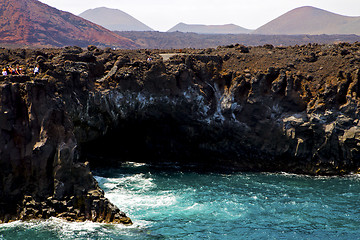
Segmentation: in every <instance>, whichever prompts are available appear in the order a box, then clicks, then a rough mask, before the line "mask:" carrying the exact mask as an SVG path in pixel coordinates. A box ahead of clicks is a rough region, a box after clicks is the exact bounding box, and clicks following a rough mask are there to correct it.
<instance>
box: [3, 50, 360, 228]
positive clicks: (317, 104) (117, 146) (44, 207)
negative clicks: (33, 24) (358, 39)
mask: <svg viewBox="0 0 360 240" xmlns="http://www.w3.org/2000/svg"><path fill="white" fill-rule="evenodd" d="M163 53H167V54H171V55H172V57H171V58H170V59H169V60H166V61H164V60H163V59H162V57H161V54H163ZM149 56H150V57H151V60H150V59H149V60H147V59H148V58H149ZM359 63H360V44H358V43H355V44H346V43H341V44H337V45H317V44H309V45H304V46H294V47H287V48H284V47H274V46H272V45H265V46H262V47H245V46H242V45H230V46H226V47H218V48H217V49H205V50H190V49H184V50H182V52H181V53H173V52H171V51H160V50H153V51H148V50H112V49H110V48H106V49H98V48H96V47H93V46H89V47H88V49H81V48H78V47H67V48H64V49H44V50H29V49H26V50H25V49H16V50H8V49H1V50H0V64H1V65H2V66H6V65H13V66H15V65H19V66H22V67H23V68H24V70H23V71H24V74H23V75H8V76H2V77H0V133H1V138H0V141H1V143H0V173H1V174H0V199H1V203H0V221H1V222H8V221H12V220H17V219H24V220H26V219H32V218H48V217H50V216H57V217H63V218H65V219H67V220H72V221H83V220H92V221H98V222H113V223H120V222H122V223H127V224H129V223H131V220H130V219H129V218H128V217H126V215H125V214H124V213H123V212H121V211H120V210H119V209H117V208H116V207H115V206H114V205H112V204H111V203H110V202H109V201H108V200H107V199H106V198H105V197H104V193H103V191H102V190H101V189H100V188H99V187H98V185H97V183H96V181H95V179H94V178H93V176H92V174H91V171H90V167H89V165H90V166H91V168H94V167H96V166H98V165H110V164H114V163H119V162H123V161H146V162H149V163H153V164H159V163H162V162H176V163H177V164H181V165H184V166H189V167H193V166H196V168H199V167H200V168H207V169H216V170H219V169H223V170H231V171H270V172H278V171H286V172H292V173H301V174H311V175H343V174H349V173H356V172H359V168H360V161H359V159H360V153H359V146H360V123H359V111H358V109H359V107H358V106H359V97H358V96H359V93H360V92H359V91H360V89H359V80H360V70H359ZM35 65H39V67H40V70H41V72H40V74H39V75H36V76H34V75H33V73H32V67H33V66H35Z"/></svg>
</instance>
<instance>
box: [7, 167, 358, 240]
mask: <svg viewBox="0 0 360 240" xmlns="http://www.w3.org/2000/svg"><path fill="white" fill-rule="evenodd" d="M94 174H95V175H96V179H97V180H98V182H99V184H100V185H101V187H102V188H103V189H104V190H105V192H106V196H107V197H108V198H109V199H110V200H111V201H112V202H113V203H114V204H116V205H117V206H118V207H119V208H120V209H122V210H123V211H124V212H126V213H127V214H128V216H129V217H131V218H132V220H133V222H134V224H133V225H132V226H129V227H126V226H122V225H111V224H98V223H90V222H85V223H69V222H66V221H62V220H60V219H56V218H53V219H49V220H46V221H31V222H13V223H9V224H2V225H0V239H1V240H3V239H22V240H25V239H232V240H233V239H327V240H328V239H346V240H348V239H360V207H359V205H360V176H358V175H353V176H347V177H309V176H298V175H292V174H270V173H232V174H223V173H209V172H194V171H186V170H181V169H177V168H163V167H162V168H159V167H150V166H148V165H146V164H139V163H129V164H126V165H124V166H122V167H121V168H112V169H98V170H97V171H96V172H94Z"/></svg>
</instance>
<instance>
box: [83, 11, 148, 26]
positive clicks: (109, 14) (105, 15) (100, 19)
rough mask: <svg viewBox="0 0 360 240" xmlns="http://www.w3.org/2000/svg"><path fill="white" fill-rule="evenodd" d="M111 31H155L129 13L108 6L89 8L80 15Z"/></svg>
mask: <svg viewBox="0 0 360 240" xmlns="http://www.w3.org/2000/svg"><path fill="white" fill-rule="evenodd" d="M79 16H80V17H82V18H85V19H87V20H89V21H91V22H93V23H96V24H99V25H100V26H103V27H105V28H107V29H109V30H111V31H154V30H153V29H151V28H150V27H148V26H146V25H145V24H144V23H142V22H140V21H139V20H137V19H136V18H134V17H132V16H130V15H129V14H127V13H125V12H123V11H121V10H118V9H111V8H106V7H100V8H95V9H89V10H86V11H85V12H83V13H81V14H80V15H79Z"/></svg>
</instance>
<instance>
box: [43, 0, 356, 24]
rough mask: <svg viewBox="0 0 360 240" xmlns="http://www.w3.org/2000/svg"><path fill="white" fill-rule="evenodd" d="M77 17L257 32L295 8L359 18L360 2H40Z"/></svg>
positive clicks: (338, 0) (100, 0) (49, 0)
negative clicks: (123, 16)
mask: <svg viewBox="0 0 360 240" xmlns="http://www.w3.org/2000/svg"><path fill="white" fill-rule="evenodd" d="M40 1H41V2H43V3H46V4H48V5H50V6H52V7H56V8H58V9H60V10H64V11H68V12H71V13H74V14H76V15H78V14H80V13H82V12H83V11H85V10H87V9H90V8H96V7H103V6H104V7H109V8H116V9H120V10H122V11H124V12H126V13H128V14H130V15H132V16H133V17H135V18H137V19H138V20H140V21H142V22H143V23H145V24H146V25H148V26H149V27H151V28H153V29H155V30H158V31H167V30H168V29H170V28H171V27H173V26H174V25H176V24H177V23H179V22H184V23H188V24H228V23H234V24H237V25H239V26H242V27H245V28H250V29H256V28H258V27H260V26H261V25H263V24H265V23H267V22H268V21H270V20H272V19H274V18H276V17H278V16H280V15H282V14H284V13H286V12H287V11H290V10H292V9H294V8H296V7H301V6H314V7H318V8H322V9H325V10H328V11H331V12H335V13H338V14H342V15H347V16H360V0H40Z"/></svg>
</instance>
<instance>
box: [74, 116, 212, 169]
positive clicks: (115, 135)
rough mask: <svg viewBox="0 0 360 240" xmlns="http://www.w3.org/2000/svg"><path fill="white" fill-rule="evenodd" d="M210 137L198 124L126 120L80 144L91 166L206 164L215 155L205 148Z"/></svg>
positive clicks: (84, 156) (168, 120) (83, 155)
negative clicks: (133, 163)
mask: <svg viewBox="0 0 360 240" xmlns="http://www.w3.org/2000/svg"><path fill="white" fill-rule="evenodd" d="M210 139H211V138H210V137H209V134H208V131H207V130H206V129H204V128H203V127H202V126H201V125H199V124H197V123H191V124H184V123H182V122H179V121H177V120H174V119H172V118H165V119H161V120H159V119H155V120H152V119H146V120H144V119H141V120H140V119H127V120H122V121H120V122H119V123H118V124H117V126H116V127H114V128H112V129H111V130H109V131H108V133H107V134H105V135H104V136H101V137H99V138H98V139H96V140H93V141H90V142H86V143H83V144H82V145H81V158H82V159H83V160H84V161H89V162H90V166H91V167H92V168H94V167H109V166H119V164H121V163H124V162H144V163H151V164H163V163H169V162H170V163H174V162H176V163H179V164H181V165H209V162H211V159H214V154H211V153H210V152H209V151H208V150H206V149H205V148H204V146H207V143H208V142H209V140H210Z"/></svg>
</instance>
